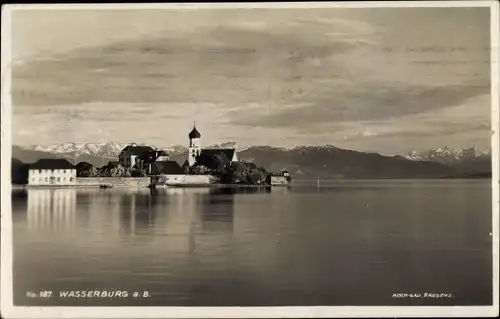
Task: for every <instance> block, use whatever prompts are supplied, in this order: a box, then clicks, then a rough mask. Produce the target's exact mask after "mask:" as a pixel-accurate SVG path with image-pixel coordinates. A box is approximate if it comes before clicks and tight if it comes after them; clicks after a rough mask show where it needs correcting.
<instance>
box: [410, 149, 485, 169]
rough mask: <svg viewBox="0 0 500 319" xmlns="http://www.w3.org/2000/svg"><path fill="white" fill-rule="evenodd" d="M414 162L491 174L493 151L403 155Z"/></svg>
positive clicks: (452, 151) (436, 150)
mask: <svg viewBox="0 0 500 319" xmlns="http://www.w3.org/2000/svg"><path fill="white" fill-rule="evenodd" d="M401 156H403V157H404V158H407V159H409V160H412V161H429V162H436V163H440V164H444V165H448V166H452V167H455V168H458V169H460V170H462V171H465V172H467V171H469V172H474V173H478V172H479V173H482V172H491V150H480V149H478V148H477V147H471V148H464V149H461V148H455V149H454V148H449V147H443V148H434V149H430V150H427V151H424V152H417V151H412V152H408V153H404V154H401Z"/></svg>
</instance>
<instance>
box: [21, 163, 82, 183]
mask: <svg viewBox="0 0 500 319" xmlns="http://www.w3.org/2000/svg"><path fill="white" fill-rule="evenodd" d="M75 181H76V168H75V167H74V166H73V165H71V164H70V163H69V162H68V161H67V160H65V159H40V160H39V161H38V162H36V163H34V164H31V165H30V167H29V171H28V185H31V186H71V185H75Z"/></svg>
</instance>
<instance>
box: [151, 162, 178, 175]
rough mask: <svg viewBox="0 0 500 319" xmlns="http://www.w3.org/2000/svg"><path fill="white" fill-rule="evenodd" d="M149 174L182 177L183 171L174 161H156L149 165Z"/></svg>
mask: <svg viewBox="0 0 500 319" xmlns="http://www.w3.org/2000/svg"><path fill="white" fill-rule="evenodd" d="M151 174H152V175H157V174H173V175H182V174H184V170H183V169H182V167H181V166H180V165H179V163H177V162H176V161H158V162H155V163H153V164H151Z"/></svg>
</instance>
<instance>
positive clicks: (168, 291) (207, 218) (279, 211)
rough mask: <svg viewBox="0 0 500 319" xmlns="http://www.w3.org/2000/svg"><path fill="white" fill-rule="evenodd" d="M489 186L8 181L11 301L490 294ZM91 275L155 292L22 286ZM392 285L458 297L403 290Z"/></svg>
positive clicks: (98, 282)
mask: <svg viewBox="0 0 500 319" xmlns="http://www.w3.org/2000/svg"><path fill="white" fill-rule="evenodd" d="M490 187H491V184H488V183H485V182H454V181H447V182H446V183H445V182H440V183H437V182H432V183H429V182H422V181H419V182H410V181H409V182H406V183H402V182H400V183H398V182H392V183H389V182H385V181H376V182H375V181H372V182H366V181H363V182H348V181H343V182H337V183H335V184H332V185H327V184H326V183H322V185H321V189H320V191H319V192H317V190H316V184H314V183H313V184H311V185H309V186H307V185H297V186H296V185H294V186H293V188H292V189H291V190H290V189H289V188H286V187H276V188H272V189H266V188H258V187H254V188H167V189H157V190H155V191H154V192H153V191H151V190H149V189H146V188H144V189H140V190H137V189H134V190H132V189H118V188H116V189H93V190H84V189H77V190H75V189H56V190H49V189H30V190H27V191H26V192H24V193H23V192H18V193H15V194H14V193H13V195H12V200H13V203H12V214H13V227H14V229H13V232H14V241H13V243H14V250H13V251H14V269H15V276H14V294H15V300H16V303H19V305H21V304H22V305H33V304H37V305H42V304H44V305H48V304H51V305H67V306H69V305H87V306H88V305H100V306H106V305H119V304H120V302H124V303H125V302H126V303H127V304H128V305H144V306H145V305H149V306H153V305H156V306H158V305H163V306H268V305H270V306H287V305H288V306H289V305H299V304H300V305H326V304H333V305H360V304H363V305H366V304H367V303H370V304H371V305H388V304H391V305H403V304H405V305H407V304H412V305H416V303H418V305H422V304H423V303H424V302H425V304H429V305H431V304H432V305H434V304H435V305H437V304H440V305H456V304H475V305H479V304H486V303H491V289H492V288H491V273H492V269H491V237H490V236H488V234H489V233H490V232H491V191H490ZM40 230H43V231H40ZM67 230H70V231H67ZM60 234H64V236H62V238H61V237H59V235H60ZM35 264H36V265H37V267H36V272H34V271H33V265H35ZM453 265H460V267H453ZM436 276H437V277H436ZM438 279H439V280H438ZM353 282H356V283H359V285H361V286H359V285H353V284H352V283H353ZM89 287H94V288H110V287H123V288H124V289H128V290H134V291H135V290H137V291H139V290H148V291H150V292H152V293H153V297H152V298H150V299H147V300H146V299H137V300H135V299H130V300H126V301H120V300H104V299H92V300H88V299H86V300H65V301H64V300H57V299H53V300H41V299H40V300H38V299H37V300H34V299H33V298H31V299H30V298H26V291H31V290H33V291H39V290H43V289H53V290H54V291H57V290H58V289H59V290H62V289H88V288H89ZM394 291H444V292H447V293H452V294H453V295H454V296H455V297H454V298H452V299H439V300H437V299H436V300H422V301H416V300H395V299H394V298H390V296H391V295H392V293H393V292H394Z"/></svg>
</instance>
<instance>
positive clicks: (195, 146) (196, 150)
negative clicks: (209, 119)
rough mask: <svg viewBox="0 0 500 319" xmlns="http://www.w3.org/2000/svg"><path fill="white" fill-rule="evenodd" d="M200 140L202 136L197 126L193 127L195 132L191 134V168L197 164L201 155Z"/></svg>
mask: <svg viewBox="0 0 500 319" xmlns="http://www.w3.org/2000/svg"><path fill="white" fill-rule="evenodd" d="M200 138H201V134H200V132H198V130H197V129H196V124H195V125H194V126H193V130H192V131H191V132H190V133H189V155H188V164H189V167H191V166H193V165H194V164H195V163H196V158H197V157H198V156H199V155H200V152H201V147H200Z"/></svg>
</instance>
